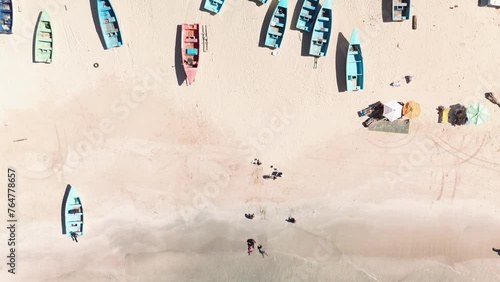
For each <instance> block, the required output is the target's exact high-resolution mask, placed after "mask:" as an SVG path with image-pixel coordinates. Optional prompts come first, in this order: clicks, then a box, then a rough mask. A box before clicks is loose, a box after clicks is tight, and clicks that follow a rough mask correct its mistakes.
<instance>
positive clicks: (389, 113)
mask: <svg viewBox="0 0 500 282" xmlns="http://www.w3.org/2000/svg"><path fill="white" fill-rule="evenodd" d="M402 114H403V106H402V105H401V104H400V103H398V102H397V101H396V100H393V101H390V102H387V103H384V117H386V118H387V119H388V120H389V121H395V120H397V119H398V118H400V117H401V116H402Z"/></svg>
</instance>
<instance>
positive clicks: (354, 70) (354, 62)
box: [346, 29, 365, 91]
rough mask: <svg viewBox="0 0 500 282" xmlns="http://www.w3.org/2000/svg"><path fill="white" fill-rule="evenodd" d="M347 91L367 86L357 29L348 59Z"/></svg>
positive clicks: (348, 51) (350, 45)
mask: <svg viewBox="0 0 500 282" xmlns="http://www.w3.org/2000/svg"><path fill="white" fill-rule="evenodd" d="M346 85H347V91H360V90H363V89H364V88H365V72H364V61H363V53H362V51H361V43H360V41H359V36H358V32H357V31H356V29H355V30H354V31H353V32H352V35H351V40H350V42H349V48H348V49H347V61H346Z"/></svg>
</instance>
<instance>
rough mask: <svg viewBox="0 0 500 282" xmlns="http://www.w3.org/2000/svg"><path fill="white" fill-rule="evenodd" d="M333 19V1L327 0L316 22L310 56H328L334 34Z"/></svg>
mask: <svg viewBox="0 0 500 282" xmlns="http://www.w3.org/2000/svg"><path fill="white" fill-rule="evenodd" d="M332 19H333V12H332V0H325V3H323V7H321V8H320V10H319V12H318V15H317V17H316V21H315V22H314V28H313V31H312V35H311V45H310V47H309V55H311V56H316V57H323V56H326V53H327V52H328V44H330V35H331V33H332Z"/></svg>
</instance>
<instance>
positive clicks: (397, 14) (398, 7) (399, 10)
mask: <svg viewBox="0 0 500 282" xmlns="http://www.w3.org/2000/svg"><path fill="white" fill-rule="evenodd" d="M410 5H411V1H410V0H392V20H393V21H406V20H409V19H410Z"/></svg>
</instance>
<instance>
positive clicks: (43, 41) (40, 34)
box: [34, 11, 54, 64]
mask: <svg viewBox="0 0 500 282" xmlns="http://www.w3.org/2000/svg"><path fill="white" fill-rule="evenodd" d="M52 35H53V33H52V25H51V23H50V17H49V15H48V14H47V12H45V11H42V12H41V13H40V18H39V20H38V25H37V28H36V36H35V49H34V61H35V62H36V63H47V64H50V63H52V55H53V49H52V48H53V45H54V42H53V36H52Z"/></svg>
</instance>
